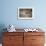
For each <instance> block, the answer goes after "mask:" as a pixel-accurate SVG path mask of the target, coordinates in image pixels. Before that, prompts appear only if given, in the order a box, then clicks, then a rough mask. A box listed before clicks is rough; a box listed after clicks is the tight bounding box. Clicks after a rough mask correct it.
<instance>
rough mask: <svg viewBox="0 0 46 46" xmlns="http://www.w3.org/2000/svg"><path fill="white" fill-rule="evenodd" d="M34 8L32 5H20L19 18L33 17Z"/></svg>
mask: <svg viewBox="0 0 46 46" xmlns="http://www.w3.org/2000/svg"><path fill="white" fill-rule="evenodd" d="M33 18H34V8H32V7H19V8H18V19H33Z"/></svg>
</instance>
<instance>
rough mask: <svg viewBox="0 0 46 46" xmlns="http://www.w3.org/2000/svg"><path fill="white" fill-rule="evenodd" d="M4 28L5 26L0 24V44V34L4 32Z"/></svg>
mask: <svg viewBox="0 0 46 46" xmlns="http://www.w3.org/2000/svg"><path fill="white" fill-rule="evenodd" d="M4 28H6V27H5V25H4V24H0V43H2V36H3V34H2V32H6V29H5V30H4Z"/></svg>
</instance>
